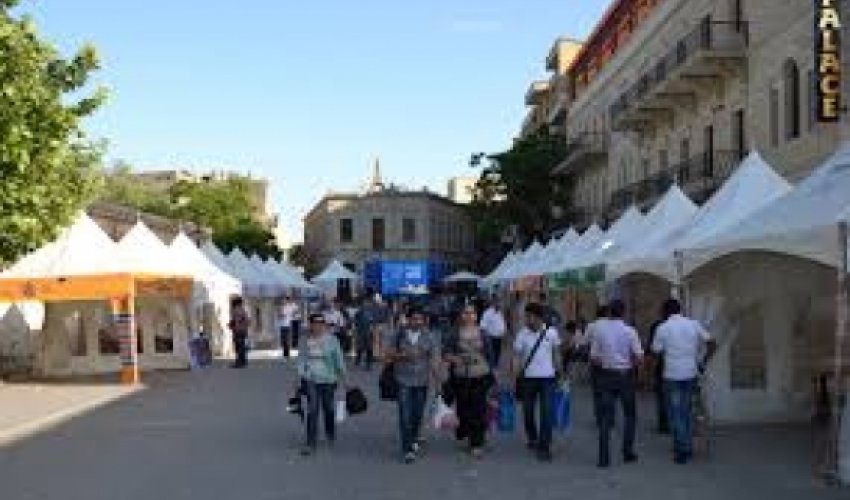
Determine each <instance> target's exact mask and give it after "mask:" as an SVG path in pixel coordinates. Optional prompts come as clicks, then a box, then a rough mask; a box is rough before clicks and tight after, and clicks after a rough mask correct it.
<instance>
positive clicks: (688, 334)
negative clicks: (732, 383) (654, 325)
mask: <svg viewBox="0 0 850 500" xmlns="http://www.w3.org/2000/svg"><path fill="white" fill-rule="evenodd" d="M710 340H711V334H709V333H708V332H707V331H706V330H705V328H703V327H702V325H701V324H700V323H699V322H698V321H694V320H692V319H690V318H686V317H684V316H682V315H681V314H675V315H673V316H671V317H670V318H669V319H668V320H667V321H665V322H664V323H661V324H660V325H658V331H657V332H656V334H655V339H654V340H653V341H652V351H653V352H657V353H664V378H665V379H666V380H677V381H679V380H690V379H693V378H696V377H697V375H698V374H699V367H698V359H699V355H700V351H701V349H702V346H703V344H704V343H705V342H708V341H710Z"/></svg>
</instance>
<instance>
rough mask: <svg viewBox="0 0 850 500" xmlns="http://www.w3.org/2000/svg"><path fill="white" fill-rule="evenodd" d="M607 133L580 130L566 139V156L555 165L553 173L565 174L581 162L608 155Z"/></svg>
mask: <svg viewBox="0 0 850 500" xmlns="http://www.w3.org/2000/svg"><path fill="white" fill-rule="evenodd" d="M608 145H609V135H608V134H605V133H600V132H581V133H579V134H576V135H575V136H573V137H571V138H570V139H569V140H568V141H567V157H566V158H564V161H563V162H561V164H560V165H558V166H557V167H555V169H554V171H553V173H554V174H556V175H565V174H568V173H571V172H573V171H575V170H576V169H577V168H579V167H580V166H581V165H582V164H587V163H590V162H594V161H599V160H604V159H605V158H607V157H608Z"/></svg>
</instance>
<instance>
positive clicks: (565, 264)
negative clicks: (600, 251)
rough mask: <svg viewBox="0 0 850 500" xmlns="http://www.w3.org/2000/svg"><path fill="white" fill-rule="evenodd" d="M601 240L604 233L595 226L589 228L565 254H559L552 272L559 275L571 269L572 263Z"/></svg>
mask: <svg viewBox="0 0 850 500" xmlns="http://www.w3.org/2000/svg"><path fill="white" fill-rule="evenodd" d="M603 238H605V231H603V230H602V229H601V228H600V227H599V226H598V225H596V224H594V225H592V226H590V227H589V228H588V229H587V230H586V231H585V232H584V233H582V235H581V236H580V237H579V239H577V240H576V241H575V243H573V244H572V245H571V246H570V248H569V249H568V250H567V251H566V252H564V253H562V254H561V256H560V257H559V258H558V260H557V261H556V262H555V264H554V266H552V272H553V273H559V272H562V271H566V270H567V269H571V268H573V267H574V266H573V265H572V263H573V262H575V261H576V259H578V258H581V256H583V255H585V254H586V253H587V252H589V251H590V250H591V249H593V248H594V246H596V244H598V243H599V242H600V241H601V240H602V239H603Z"/></svg>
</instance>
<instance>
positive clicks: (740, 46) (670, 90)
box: [609, 18, 749, 130]
mask: <svg viewBox="0 0 850 500" xmlns="http://www.w3.org/2000/svg"><path fill="white" fill-rule="evenodd" d="M748 45H749V35H748V24H747V23H744V22H728V21H712V20H711V19H709V18H706V19H704V20H703V21H701V22H700V23H699V24H697V25H696V26H694V27H693V28H692V29H691V30H690V32H688V33H687V34H686V35H685V36H684V37H682V38H681V39H680V40H679V41H678V42H677V43H676V45H675V46H673V47H672V48H671V49H669V50H668V51H667V53H665V54H663V55H662V56H660V57H659V58H658V59H657V60H656V61H655V62H654V63H652V64H650V65H649V67H648V69H647V70H646V71H645V72H644V73H642V74H641V75H640V77H639V78H638V79H637V80H636V81H635V82H634V83H633V84H632V85H631V86H629V87H628V88H627V89H626V90H625V91H624V92H623V93H622V94H621V95H620V97H619V98H617V99H616V100H615V101H614V103H613V104H611V107H610V109H609V113H610V119H611V124H612V126H613V127H614V128H615V129H616V130H641V129H643V128H646V127H649V126H652V125H653V124H654V123H656V122H657V121H658V119H659V118H662V119H665V118H666V119H672V116H673V113H674V110H675V109H677V108H680V107H683V106H691V107H694V106H695V104H696V100H697V96H698V94H699V93H702V92H708V91H711V90H713V89H714V88H716V82H717V80H720V79H723V78H728V77H730V76H732V75H735V74H739V73H740V72H741V71H743V69H744V64H743V63H744V62H745V60H746V57H747V47H748Z"/></svg>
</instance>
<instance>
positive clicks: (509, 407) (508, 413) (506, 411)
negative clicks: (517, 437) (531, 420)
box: [497, 390, 516, 433]
mask: <svg viewBox="0 0 850 500" xmlns="http://www.w3.org/2000/svg"><path fill="white" fill-rule="evenodd" d="M498 401H499V413H498V419H497V421H498V422H497V423H498V427H499V432H505V433H508V432H514V429H515V428H516V401H515V400H514V395H513V393H512V392H511V391H508V390H503V391H499V399H498Z"/></svg>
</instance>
